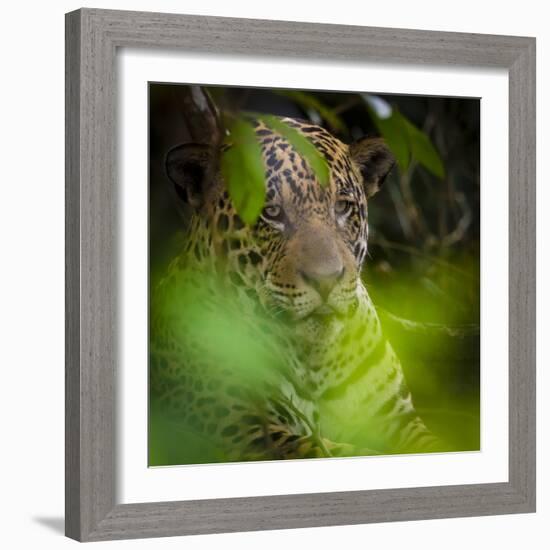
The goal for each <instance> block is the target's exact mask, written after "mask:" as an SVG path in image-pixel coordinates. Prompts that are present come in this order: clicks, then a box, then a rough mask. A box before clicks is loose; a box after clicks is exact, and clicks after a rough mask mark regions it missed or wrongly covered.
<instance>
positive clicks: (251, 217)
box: [221, 118, 265, 225]
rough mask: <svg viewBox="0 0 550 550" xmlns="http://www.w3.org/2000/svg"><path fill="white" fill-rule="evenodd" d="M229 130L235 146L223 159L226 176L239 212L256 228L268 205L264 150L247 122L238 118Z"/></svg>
mask: <svg viewBox="0 0 550 550" xmlns="http://www.w3.org/2000/svg"><path fill="white" fill-rule="evenodd" d="M227 129H228V131H229V136H228V138H227V141H228V142H229V143H230V144H231V146H230V147H229V148H228V149H227V150H226V151H224V152H223V154H222V157H221V171H222V175H223V177H224V179H225V184H226V186H227V191H228V193H229V196H230V198H231V201H232V203H233V206H234V207H235V210H236V211H237V213H238V214H239V216H240V218H241V219H242V220H243V222H244V223H246V224H249V225H253V224H254V223H255V222H256V220H257V219H258V217H259V215H260V213H261V212H262V209H263V207H264V204H265V180H264V171H265V168H264V163H263V158H262V149H261V146H260V143H259V142H258V139H257V138H256V132H255V131H254V127H253V126H252V124H250V122H248V121H246V120H245V119H243V118H237V119H235V120H234V121H233V122H232V123H231V124H229V126H228V128H227Z"/></svg>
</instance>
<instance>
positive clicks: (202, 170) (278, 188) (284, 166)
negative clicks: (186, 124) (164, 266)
mask: <svg viewBox="0 0 550 550" xmlns="http://www.w3.org/2000/svg"><path fill="white" fill-rule="evenodd" d="M283 121H284V122H285V123H286V124H288V125H291V126H293V127H294V128H296V129H297V130H299V131H300V132H302V133H303V134H304V135H305V136H307V137H308V138H309V139H310V140H311V141H312V142H313V143H314V145H315V146H316V147H317V148H318V149H319V151H320V152H321V153H322V154H323V155H324V157H325V158H326V160H327V162H328V165H329V168H330V182H329V184H328V185H327V186H326V187H322V186H321V185H320V183H319V181H318V180H317V178H316V175H315V173H314V172H313V171H312V170H311V169H310V167H309V166H308V163H307V161H305V160H304V159H303V158H302V157H301V156H300V155H299V154H298V153H297V152H296V150H294V149H293V147H292V146H291V145H290V143H289V142H288V141H286V140H285V139H284V138H283V137H281V136H280V135H279V134H277V133H276V132H274V131H273V130H271V129H269V128H268V127H266V126H265V125H264V124H262V123H258V124H257V126H256V135H257V138H258V140H259V141H260V143H261V146H262V151H263V159H264V164H265V181H266V187H267V188H266V204H265V207H264V209H263V212H262V214H261V216H260V218H259V220H258V221H257V223H256V224H255V225H254V226H252V227H250V226H246V225H244V224H243V223H242V222H241V220H240V218H239V217H238V215H237V213H236V212H235V210H234V208H233V206H232V204H231V201H230V199H229V198H228V195H227V192H226V191H225V186H224V183H223V181H222V178H221V175H220V171H219V168H218V163H217V161H216V157H217V156H218V155H217V152H216V151H213V150H212V149H211V148H210V147H208V146H205V145H197V144H186V145H180V146H178V147H176V148H174V149H172V150H171V151H170V152H169V154H168V157H167V173H168V175H169V178H170V180H171V181H172V182H173V183H174V184H175V187H176V189H177V192H178V196H179V197H180V199H181V200H183V201H185V202H186V203H187V204H189V205H191V206H192V207H193V208H194V209H195V210H196V212H197V214H199V215H202V216H204V217H205V218H206V219H207V220H208V233H209V234H208V235H205V239H208V240H209V241H210V242H211V243H212V244H211V247H210V250H212V251H213V252H212V253H214V254H216V256H220V258H224V259H225V260H226V263H225V264H224V265H226V266H227V267H226V269H228V270H229V272H230V275H231V277H232V280H234V281H235V283H236V284H242V285H245V286H246V287H248V288H249V289H250V291H252V292H254V293H255V294H256V295H257V296H258V297H259V299H260V301H261V303H262V304H263V305H264V306H265V307H266V309H268V310H269V311H271V312H276V313H283V314H286V315H287V316H289V317H290V318H291V319H293V320H295V321H299V320H303V319H306V318H311V317H319V318H323V317H326V316H330V315H336V316H341V315H345V314H346V313H347V312H349V311H350V310H351V309H353V308H354V307H355V306H356V303H357V293H358V286H359V285H360V284H361V279H360V273H361V266H362V264H363V261H364V259H365V255H366V252H367V233H368V226H367V201H368V199H369V198H370V197H371V196H372V195H374V194H375V193H376V192H377V191H378V189H379V188H380V186H381V185H382V183H383V181H384V178H385V177H386V175H387V174H388V172H389V171H390V169H391V168H392V166H393V164H394V160H393V157H392V155H391V153H390V151H389V149H388V148H387V146H386V145H385V144H384V142H383V140H381V139H379V138H364V139H361V140H359V141H357V142H355V143H353V144H351V145H346V144H344V143H342V142H341V141H339V140H338V139H336V138H335V137H333V136H332V135H331V134H330V133H329V132H327V131H326V130H324V129H323V128H320V127H318V126H313V125H311V124H308V123H304V122H298V121H296V120H293V119H288V118H287V119H283Z"/></svg>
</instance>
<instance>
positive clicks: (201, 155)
mask: <svg viewBox="0 0 550 550" xmlns="http://www.w3.org/2000/svg"><path fill="white" fill-rule="evenodd" d="M211 162H212V148H211V147H209V146H208V145H204V144H199V143H185V144H183V145H178V146H177V147H174V148H173V149H171V150H170V151H168V154H167V155H166V174H167V175H168V178H170V181H171V182H172V183H173V184H174V190H175V191H176V194H177V196H178V198H179V199H180V200H181V201H182V202H184V203H185V204H189V205H190V206H192V207H193V208H200V207H201V206H202V204H203V202H204V194H205V190H206V185H205V184H206V179H207V177H208V175H209V174H208V173H209V171H210V167H211Z"/></svg>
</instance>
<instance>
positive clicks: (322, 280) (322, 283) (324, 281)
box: [300, 266, 345, 301]
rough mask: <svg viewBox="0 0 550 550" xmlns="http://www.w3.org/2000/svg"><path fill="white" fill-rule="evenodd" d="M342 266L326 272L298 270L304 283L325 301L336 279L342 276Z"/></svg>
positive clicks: (336, 281) (338, 279)
mask: <svg viewBox="0 0 550 550" xmlns="http://www.w3.org/2000/svg"><path fill="white" fill-rule="evenodd" d="M344 271H345V269H344V267H343V266H340V267H339V268H338V269H337V270H335V271H331V272H328V273H327V272H326V271H321V270H319V271H317V270H308V271H300V275H301V276H302V279H303V280H304V282H305V283H307V284H308V285H309V286H311V287H312V288H314V289H315V290H316V291H317V292H318V293H319V295H320V296H321V298H322V299H323V301H326V300H327V298H328V297H329V295H330V293H331V292H332V289H333V288H334V287H335V286H336V284H337V283H338V281H340V280H341V279H342V277H343V276H344Z"/></svg>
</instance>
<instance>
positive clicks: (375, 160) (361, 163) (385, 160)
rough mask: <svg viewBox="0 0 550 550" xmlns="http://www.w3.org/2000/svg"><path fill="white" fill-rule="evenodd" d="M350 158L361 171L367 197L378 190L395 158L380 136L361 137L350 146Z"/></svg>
mask: <svg viewBox="0 0 550 550" xmlns="http://www.w3.org/2000/svg"><path fill="white" fill-rule="evenodd" d="M349 148H350V153H351V158H352V159H353V161H354V162H355V164H356V165H357V166H358V167H359V170H360V171H361V176H362V178H363V184H364V186H365V191H366V193H367V197H372V196H373V195H374V194H375V193H377V192H378V191H379V190H380V187H382V184H383V183H384V180H385V179H386V176H387V175H388V174H389V173H390V171H391V169H392V168H393V165H394V164H395V158H394V156H393V155H392V153H391V151H390V150H389V148H388V146H387V145H386V143H385V141H384V140H383V139H382V138H362V139H359V140H358V141H356V142H354V143H352V144H351V145H350V146H349Z"/></svg>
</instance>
